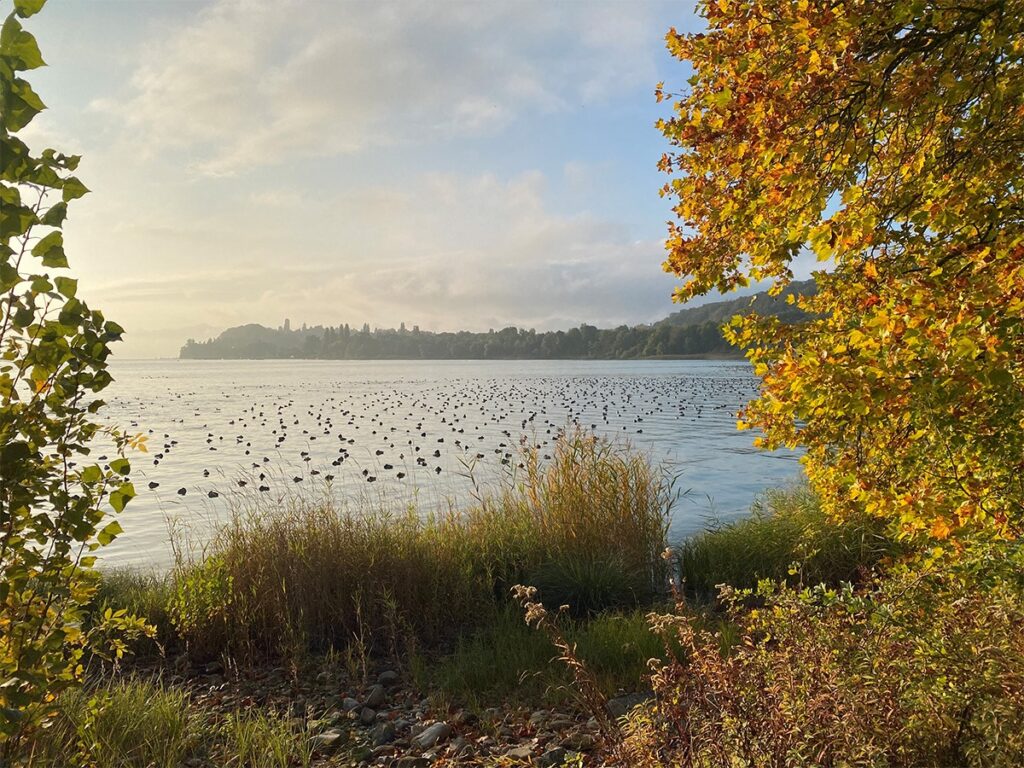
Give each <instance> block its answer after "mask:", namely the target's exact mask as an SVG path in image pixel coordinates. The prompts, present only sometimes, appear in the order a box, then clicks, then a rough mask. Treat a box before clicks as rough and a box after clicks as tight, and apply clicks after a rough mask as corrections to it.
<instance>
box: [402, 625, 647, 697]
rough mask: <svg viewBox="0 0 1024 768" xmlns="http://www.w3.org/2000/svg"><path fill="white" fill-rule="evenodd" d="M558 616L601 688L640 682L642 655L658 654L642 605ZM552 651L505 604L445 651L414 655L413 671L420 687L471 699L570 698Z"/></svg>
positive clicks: (630, 687) (633, 686) (611, 690)
mask: <svg viewBox="0 0 1024 768" xmlns="http://www.w3.org/2000/svg"><path fill="white" fill-rule="evenodd" d="M563 624H564V631H565V633H566V636H567V637H568V638H569V640H570V641H571V642H573V643H575V645H576V648H577V652H578V654H579V656H580V658H581V659H582V660H583V661H584V662H585V663H586V664H587V667H588V669H589V670H590V672H591V673H592V674H593V675H594V677H595V679H596V680H597V682H598V685H599V686H600V688H601V690H602V692H603V693H604V694H605V695H607V696H614V695H616V693H618V692H620V691H634V690H637V689H639V688H642V687H644V686H645V685H646V677H647V673H648V662H649V660H650V659H652V658H662V657H663V655H664V646H663V644H662V641H661V639H660V638H659V637H658V635H656V634H655V633H654V632H653V631H652V630H651V628H650V626H649V624H648V620H647V615H646V613H645V612H643V611H639V610H634V611H630V612H626V613H620V612H608V613H604V614H602V615H600V616H596V617H591V618H589V619H572V618H567V619H563ZM556 655H557V652H556V649H555V648H554V646H553V645H552V644H551V641H550V639H549V638H548V637H546V636H545V635H544V634H542V633H540V632H536V631H534V630H532V629H531V628H530V627H528V626H527V625H526V623H525V622H524V621H523V617H522V615H521V613H520V612H518V611H517V610H515V609H514V608H511V607H508V608H506V609H504V610H503V611H501V613H500V614H499V616H498V618H497V620H496V621H495V622H494V623H492V624H490V625H489V626H487V627H485V628H482V629H481V630H479V631H478V632H476V633H474V634H473V635H471V636H469V637H466V638H463V639H462V640H460V641H459V643H458V645H457V646H456V647H455V649H454V650H453V651H452V652H451V653H449V654H446V655H444V656H442V657H441V658H435V659H426V658H423V657H417V658H416V659H415V660H414V663H413V665H412V666H413V669H412V671H413V678H414V681H415V683H416V685H417V687H418V688H419V689H420V690H424V691H431V692H433V693H434V694H435V695H439V696H441V697H442V698H445V699H448V700H453V701H458V702H460V703H463V704H466V705H468V706H470V707H477V708H480V707H484V706H487V705H491V704H502V703H509V702H518V703H523V704H526V705H537V704H544V705H546V706H556V705H559V704H562V703H565V702H566V701H567V700H571V699H572V698H573V692H572V676H571V675H570V674H569V673H568V671H567V670H566V669H565V667H563V666H562V665H560V664H556V663H553V661H554V659H555V657H556Z"/></svg>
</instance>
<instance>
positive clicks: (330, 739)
mask: <svg viewBox="0 0 1024 768" xmlns="http://www.w3.org/2000/svg"><path fill="white" fill-rule="evenodd" d="M342 738H343V737H342V734H341V731H335V730H330V731H324V732H323V733H318V734H317V735H316V736H314V737H313V738H312V739H310V741H311V742H312V743H313V748H314V749H316V750H318V751H320V752H330V751H331V750H333V749H335V748H337V747H338V746H339V745H340V743H341V741H342Z"/></svg>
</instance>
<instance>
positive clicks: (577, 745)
mask: <svg viewBox="0 0 1024 768" xmlns="http://www.w3.org/2000/svg"><path fill="white" fill-rule="evenodd" d="M562 746H563V747H566V748H567V749H574V750H576V751H577V752H589V751H590V750H592V749H593V748H594V747H596V746H597V739H595V738H594V737H593V736H592V735H591V734H589V733H574V734H572V735H571V736H567V737H566V738H564V739H562Z"/></svg>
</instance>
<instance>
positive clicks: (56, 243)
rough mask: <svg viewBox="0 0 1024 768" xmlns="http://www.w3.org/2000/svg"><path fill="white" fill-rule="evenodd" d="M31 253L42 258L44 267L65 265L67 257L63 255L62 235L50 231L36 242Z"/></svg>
mask: <svg viewBox="0 0 1024 768" xmlns="http://www.w3.org/2000/svg"><path fill="white" fill-rule="evenodd" d="M32 255H33V256H38V257H39V258H40V259H42V260H43V266H44V267H58V268H59V267H66V266H67V265H68V259H67V256H65V255H64V235H63V234H61V233H60V232H51V233H50V234H48V235H47V236H46V237H44V238H43V239H42V240H40V241H39V242H38V243H36V245H35V247H34V248H33V249H32Z"/></svg>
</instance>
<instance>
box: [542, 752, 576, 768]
mask: <svg viewBox="0 0 1024 768" xmlns="http://www.w3.org/2000/svg"><path fill="white" fill-rule="evenodd" d="M568 755H569V752H568V750H566V748H565V747H555V748H554V749H549V750H548V751H547V752H545V753H544V754H543V755H541V756H540V760H539V761H538V764H539V765H541V766H544V768H550V766H554V765H562V764H563V763H564V762H565V758H566V757H567V756H568Z"/></svg>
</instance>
